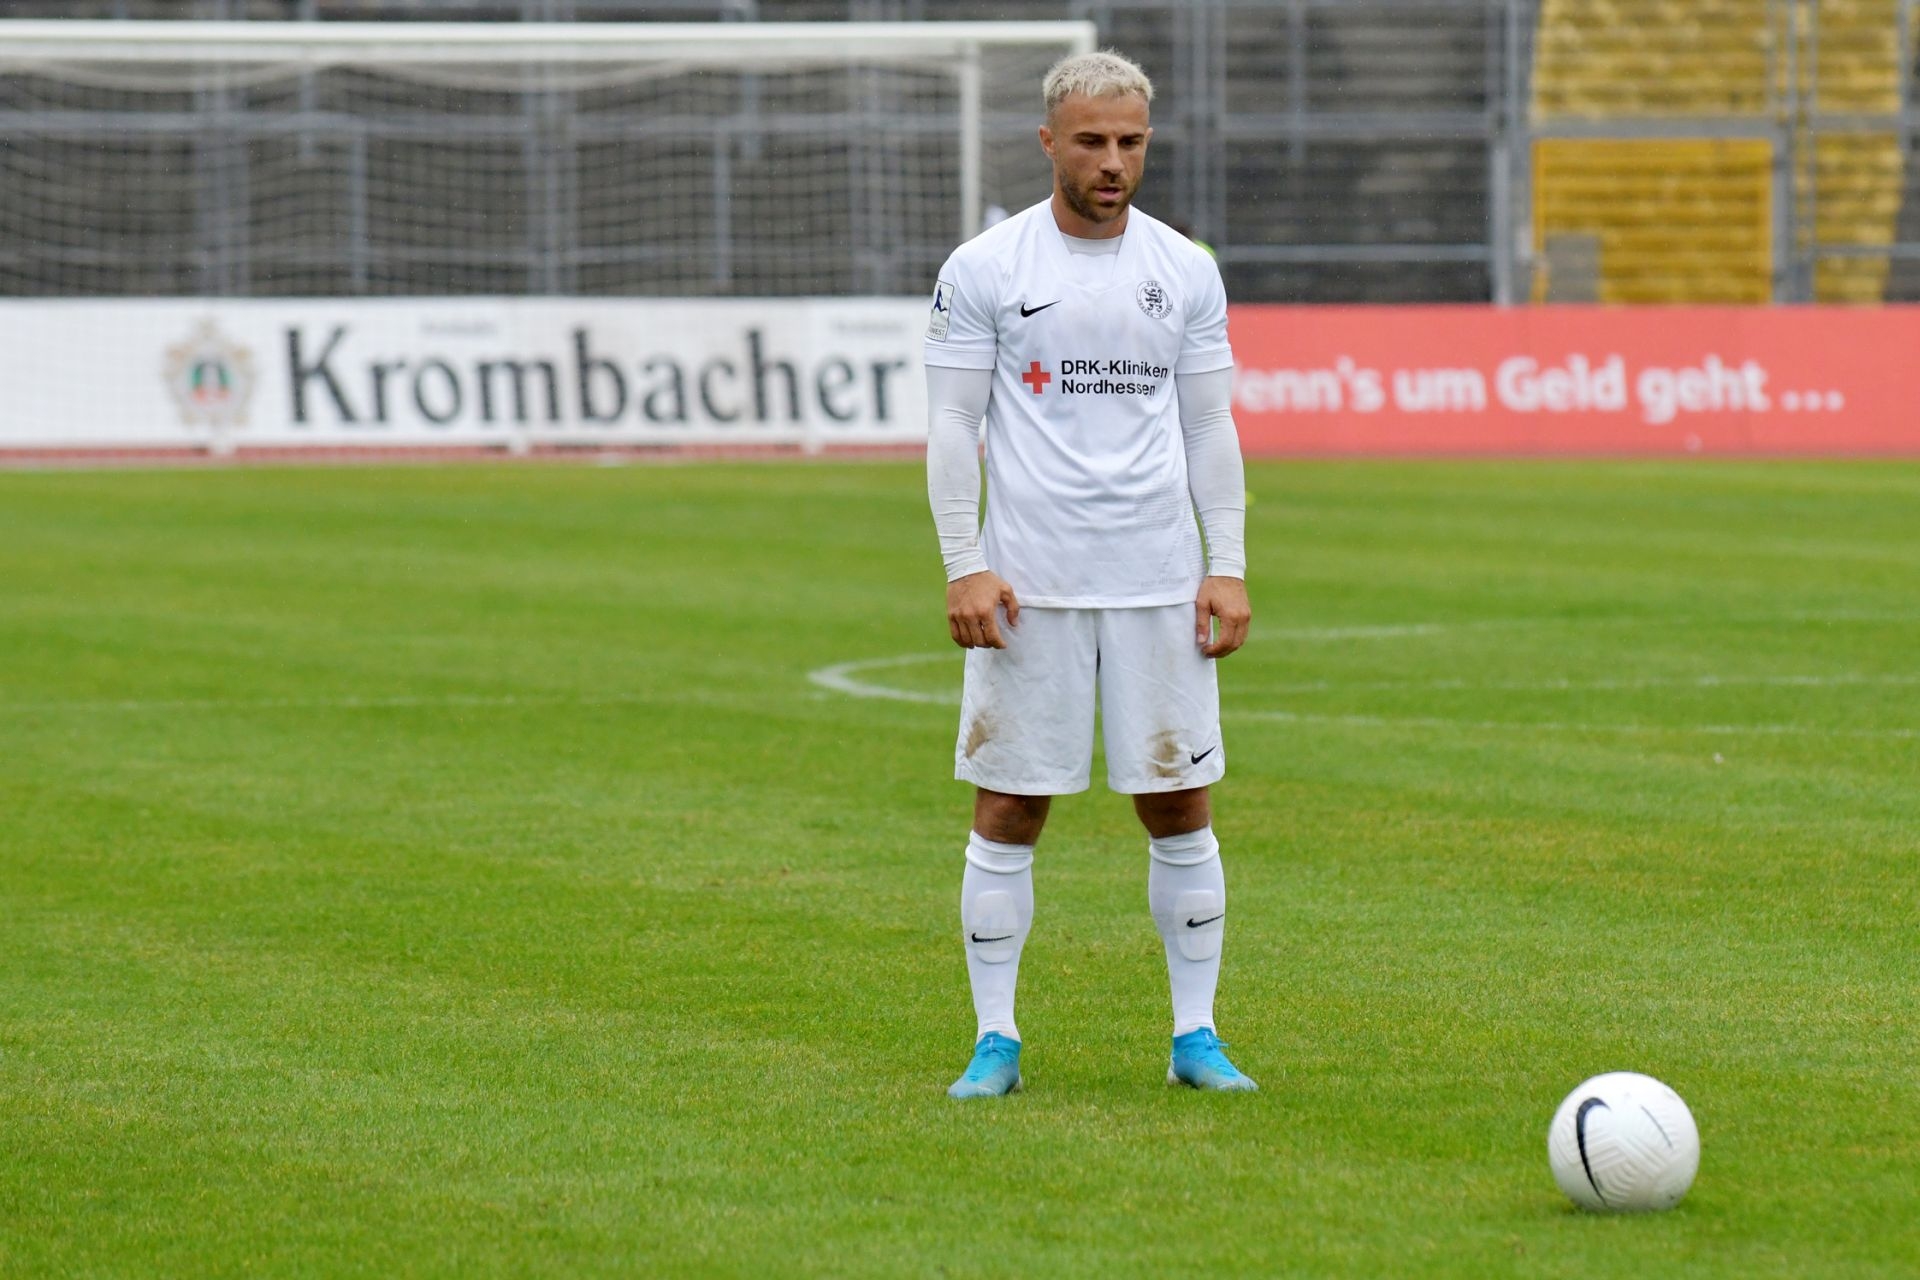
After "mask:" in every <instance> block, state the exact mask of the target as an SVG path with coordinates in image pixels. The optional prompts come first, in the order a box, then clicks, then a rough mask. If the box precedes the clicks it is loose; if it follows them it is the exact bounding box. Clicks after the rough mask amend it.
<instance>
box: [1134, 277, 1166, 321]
mask: <svg viewBox="0 0 1920 1280" xmlns="http://www.w3.org/2000/svg"><path fill="white" fill-rule="evenodd" d="M1133 300H1134V301H1135V302H1137V303H1139V304H1140V309H1141V310H1142V311H1144V312H1146V313H1147V314H1148V315H1149V316H1151V317H1153V318H1154V319H1155V320H1165V319H1166V318H1167V317H1168V316H1169V315H1171V314H1172V313H1173V299H1172V298H1171V297H1169V296H1168V295H1167V289H1166V286H1165V285H1163V284H1161V283H1160V282H1159V281H1158V280H1142V281H1141V282H1140V287H1139V288H1138V289H1135V290H1134V291H1133Z"/></svg>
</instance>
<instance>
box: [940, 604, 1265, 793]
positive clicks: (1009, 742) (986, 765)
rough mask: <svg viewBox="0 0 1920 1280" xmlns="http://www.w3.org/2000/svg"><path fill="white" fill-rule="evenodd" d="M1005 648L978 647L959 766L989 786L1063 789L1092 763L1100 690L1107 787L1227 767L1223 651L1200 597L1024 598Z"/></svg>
mask: <svg viewBox="0 0 1920 1280" xmlns="http://www.w3.org/2000/svg"><path fill="white" fill-rule="evenodd" d="M1000 635H1001V637H1002V638H1003V639H1005V641H1006V643H1007V647H1006V648H1004V649H969V650H967V676H966V686H965V690H964V692H963V693H962V695H961V704H960V739H959V741H958V743H956V744H955V747H954V757H953V776H954V777H956V778H958V779H960V780H961V781H962V782H971V783H973V784H974V785H975V786H977V787H985V788H986V789H987V790H989V791H1004V792H1006V793H1008V794H1010V795H1018V796H1059V795H1067V794H1070V793H1072V792H1075V791H1085V790H1086V789H1087V780H1088V778H1089V777H1090V776H1091V774H1092V772H1093V719H1094V716H1093V713H1094V702H1095V690H1096V687H1097V689H1098V699H1099V707H1100V719H1101V723H1102V726H1103V728H1104V730H1105V735H1104V736H1105V741H1106V748H1107V786H1109V787H1110V788H1112V789H1113V790H1115V791H1118V792H1121V793H1122V794H1126V795H1138V794H1140V793H1142V792H1149V791H1184V790H1187V789H1188V788H1190V787H1204V786H1208V785H1210V784H1212V783H1215V782H1218V781H1219V780H1220V778H1221V776H1222V775H1223V774H1225V773H1226V771H1227V762H1226V748H1225V746H1224V745H1223V744H1222V743H1221V741H1220V686H1219V683H1218V681H1217V680H1216V679H1215V677H1214V662H1213V659H1212V658H1209V657H1207V656H1205V655H1204V654H1202V653H1201V652H1200V646H1199V645H1198V644H1196V643H1195V642H1194V638H1193V637H1194V621H1193V606H1192V605H1191V604H1170V605H1161V606H1157V607H1152V608H1144V609H1022V610H1021V611H1020V625H1019V626H1017V627H1009V626H1008V625H1007V624H1006V617H1005V615H1004V614H1003V615H1002V616H1001V618H1000Z"/></svg>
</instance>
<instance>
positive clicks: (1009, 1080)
mask: <svg viewBox="0 0 1920 1280" xmlns="http://www.w3.org/2000/svg"><path fill="white" fill-rule="evenodd" d="M1228 1070H1232V1068H1231V1067H1229V1068H1228ZM1019 1087H1020V1042H1019V1041H1018V1040H1009V1039H1007V1037H1005V1036H1003V1035H1001V1034H1000V1033H999V1032H998V1031H989V1032H987V1034H985V1035H983V1036H981V1037H980V1043H979V1044H976V1045H975V1046H973V1061H972V1062H969V1063H968V1064H967V1069H966V1071H965V1072H964V1073H963V1074H962V1075H961V1077H960V1078H959V1079H958V1080H955V1081H954V1082H953V1083H952V1084H951V1085H949V1086H947V1096H948V1097H949V1098H997V1097H999V1096H1000V1095H1001V1094H1003V1093H1012V1092H1013V1091H1014V1090H1015V1089H1018V1088H1019Z"/></svg>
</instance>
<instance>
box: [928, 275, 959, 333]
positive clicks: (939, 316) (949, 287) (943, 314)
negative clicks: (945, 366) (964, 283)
mask: <svg viewBox="0 0 1920 1280" xmlns="http://www.w3.org/2000/svg"><path fill="white" fill-rule="evenodd" d="M952 319H953V282H952V281H951V280H936V281H934V284H933V310H932V312H930V313H929V314H928V316H927V336H928V337H929V338H932V339H933V340H934V341H935V342H944V341H945V340H946V337H947V325H948V323H949V322H950V321H951V320H952Z"/></svg>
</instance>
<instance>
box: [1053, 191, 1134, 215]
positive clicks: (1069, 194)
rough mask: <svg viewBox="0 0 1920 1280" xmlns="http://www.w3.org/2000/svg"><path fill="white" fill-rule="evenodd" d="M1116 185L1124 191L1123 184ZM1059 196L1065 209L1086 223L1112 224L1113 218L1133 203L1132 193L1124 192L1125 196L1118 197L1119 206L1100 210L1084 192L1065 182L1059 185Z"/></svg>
mask: <svg viewBox="0 0 1920 1280" xmlns="http://www.w3.org/2000/svg"><path fill="white" fill-rule="evenodd" d="M1118 185H1120V186H1121V189H1122V190H1123V191H1126V188H1125V185H1124V183H1123V184H1118ZM1060 195H1061V197H1062V198H1063V199H1065V200H1066V202H1067V208H1069V209H1071V210H1073V211H1074V212H1075V213H1077V214H1079V215H1080V216H1081V217H1083V218H1085V219H1086V220H1087V221H1088V222H1112V221H1113V220H1114V219H1115V218H1117V217H1119V216H1120V215H1121V214H1123V213H1125V212H1126V211H1127V206H1128V205H1130V204H1132V203H1133V192H1132V191H1126V194H1124V195H1122V196H1121V197H1120V203H1119V204H1117V205H1114V206H1113V207H1112V208H1110V209H1109V208H1102V207H1101V206H1099V205H1096V204H1094V203H1093V201H1092V200H1090V199H1088V198H1087V193H1086V192H1085V191H1083V190H1081V189H1080V188H1079V187H1076V186H1074V185H1073V184H1072V183H1071V182H1065V181H1063V182H1061V183H1060Z"/></svg>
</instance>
